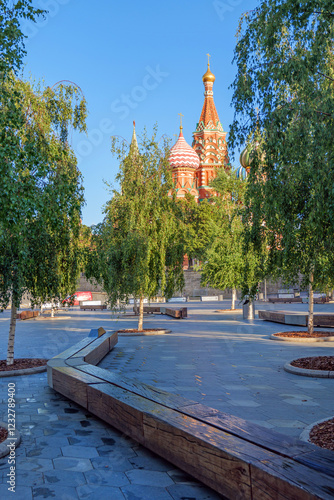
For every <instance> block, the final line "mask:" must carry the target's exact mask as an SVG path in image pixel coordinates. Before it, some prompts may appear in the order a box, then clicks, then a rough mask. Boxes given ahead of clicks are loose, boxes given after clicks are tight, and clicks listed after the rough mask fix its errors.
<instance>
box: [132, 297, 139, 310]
mask: <svg viewBox="0 0 334 500" xmlns="http://www.w3.org/2000/svg"><path fill="white" fill-rule="evenodd" d="M133 312H134V313H135V314H138V307H137V298H136V297H133Z"/></svg>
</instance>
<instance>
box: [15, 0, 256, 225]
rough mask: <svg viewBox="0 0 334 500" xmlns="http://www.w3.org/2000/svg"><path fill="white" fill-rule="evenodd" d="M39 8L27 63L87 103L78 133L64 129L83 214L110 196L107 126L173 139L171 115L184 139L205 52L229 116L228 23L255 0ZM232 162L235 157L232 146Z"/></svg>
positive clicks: (90, 215) (95, 218) (98, 210)
mask: <svg viewBox="0 0 334 500" xmlns="http://www.w3.org/2000/svg"><path fill="white" fill-rule="evenodd" d="M34 4H35V5H36V6H38V7H40V8H45V9H47V10H49V13H48V14H47V16H46V19H45V20H42V19H41V20H40V22H39V23H38V24H37V25H33V24H32V23H31V22H25V23H24V32H25V33H26V35H27V36H28V38H27V40H26V50H27V53H28V54H27V57H26V59H25V64H26V66H25V75H26V76H27V77H28V76H29V74H30V73H31V74H32V75H33V76H34V77H35V78H37V79H44V80H45V84H46V85H50V86H52V85H53V84H55V83H56V82H58V81H60V80H70V81H72V82H74V83H76V84H77V85H79V86H80V88H81V89H82V91H83V93H84V95H85V98H86V100H87V104H88V111H89V115H88V122H87V124H88V135H87V136H85V135H81V136H80V137H73V140H72V146H73V148H74V150H75V152H76V154H77V156H78V160H79V168H80V171H81V173H82V175H83V179H84V187H85V199H86V205H85V207H84V209H83V223H84V224H86V225H89V226H90V225H92V224H97V223H98V222H101V221H102V219H103V213H102V209H103V205H104V204H105V202H106V201H107V200H108V199H109V198H110V196H111V195H110V193H109V192H108V190H107V188H106V186H105V184H104V182H103V181H104V180H106V181H108V182H109V183H114V178H115V175H116V173H117V170H118V164H117V160H116V159H115V158H113V157H112V154H111V152H110V146H111V141H110V136H111V135H119V136H122V137H124V138H125V139H126V140H128V141H130V140H131V135H132V122H133V120H135V121H136V131H137V136H140V134H141V131H142V130H143V128H144V127H146V128H147V130H148V132H151V131H152V128H153V126H154V124H155V123H157V124H158V129H159V134H158V136H161V135H163V134H167V135H168V136H170V137H171V139H172V140H173V143H174V141H175V137H174V134H178V133H179V116H178V113H182V114H183V115H184V118H183V133H184V136H185V139H186V141H187V142H188V143H189V144H191V142H192V133H193V132H194V130H195V128H196V124H197V122H198V120H199V117H200V113H201V110H202V105H203V101H204V96H203V92H204V87H203V83H202V75H203V74H204V73H205V71H206V67H207V56H206V54H207V53H210V54H211V61H210V62H211V71H212V72H213V73H214V74H215V76H216V81H215V83H214V86H213V91H214V100H215V104H216V108H217V111H218V115H219V118H220V121H221V123H222V125H223V128H224V129H225V130H226V131H227V132H228V130H229V126H230V124H231V123H232V120H233V114H234V112H233V109H232V108H231V105H230V103H231V97H232V91H231V89H229V86H230V85H231V83H232V81H233V80H234V75H235V72H236V67H235V65H232V59H233V53H234V47H235V43H236V38H235V33H236V30H237V26H238V22H239V18H240V16H241V14H242V13H243V12H245V11H247V10H250V9H253V8H254V7H256V6H257V5H258V1H257V0H210V1H205V0H169V2H165V1H159V0H155V1H153V0H142V1H139V0H128V1H121V0H97V1H95V2H93V1H92V0H36V1H35V2H34ZM232 164H233V165H235V166H239V155H238V154H236V155H235V159H234V161H233V160H232Z"/></svg>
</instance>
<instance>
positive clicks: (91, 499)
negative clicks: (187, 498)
mask: <svg viewBox="0 0 334 500" xmlns="http://www.w3.org/2000/svg"><path fill="white" fill-rule="evenodd" d="M76 490H77V494H78V497H76V498H79V499H80V500H101V499H103V500H124V495H123V494H122V491H121V490H120V489H119V488H115V487H113V486H99V485H97V486H96V485H92V484H84V485H82V486H79V487H78V488H77V489H76ZM137 498H138V500H145V497H143V496H139V497H137ZM132 500H137V499H136V497H132ZM155 500H158V499H155ZM169 500H170V499H169Z"/></svg>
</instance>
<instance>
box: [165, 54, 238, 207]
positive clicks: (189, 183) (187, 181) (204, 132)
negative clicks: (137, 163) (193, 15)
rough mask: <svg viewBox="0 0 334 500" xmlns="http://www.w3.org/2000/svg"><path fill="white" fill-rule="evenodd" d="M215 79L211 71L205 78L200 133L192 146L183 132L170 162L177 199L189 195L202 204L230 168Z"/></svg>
mask: <svg viewBox="0 0 334 500" xmlns="http://www.w3.org/2000/svg"><path fill="white" fill-rule="evenodd" d="M214 81H215V76H214V74H213V73H212V72H211V70H210V63H209V62H208V69H207V71H206V73H205V74H204V75H203V83H204V88H205V92H204V104H203V108H202V112H201V116H200V119H199V122H198V123H197V126H196V130H195V132H194V133H193V143H192V147H191V146H190V145H189V144H188V143H187V142H186V141H185V139H184V137H183V133H182V128H183V127H182V124H181V127H180V135H179V138H178V140H177V142H176V143H175V144H174V146H173V147H172V148H171V150H170V157H169V162H170V165H171V167H172V169H173V181H174V190H175V192H176V197H177V198H184V196H185V194H186V193H189V194H191V195H193V196H194V198H195V199H196V201H197V202H200V201H202V200H204V199H206V198H208V197H210V195H211V193H212V188H210V187H209V183H210V181H211V179H213V178H214V177H216V169H218V168H222V167H223V168H225V169H226V170H229V169H230V165H229V156H228V151H227V143H226V132H224V129H223V127H222V124H221V122H220V120H219V116H218V113H217V110H216V106H215V103H214V100H213V91H212V87H213V83H214Z"/></svg>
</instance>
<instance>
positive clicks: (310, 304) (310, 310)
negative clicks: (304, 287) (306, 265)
mask: <svg viewBox="0 0 334 500" xmlns="http://www.w3.org/2000/svg"><path fill="white" fill-rule="evenodd" d="M307 333H309V334H310V335H312V333H313V273H310V286H309V293H308V325H307Z"/></svg>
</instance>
